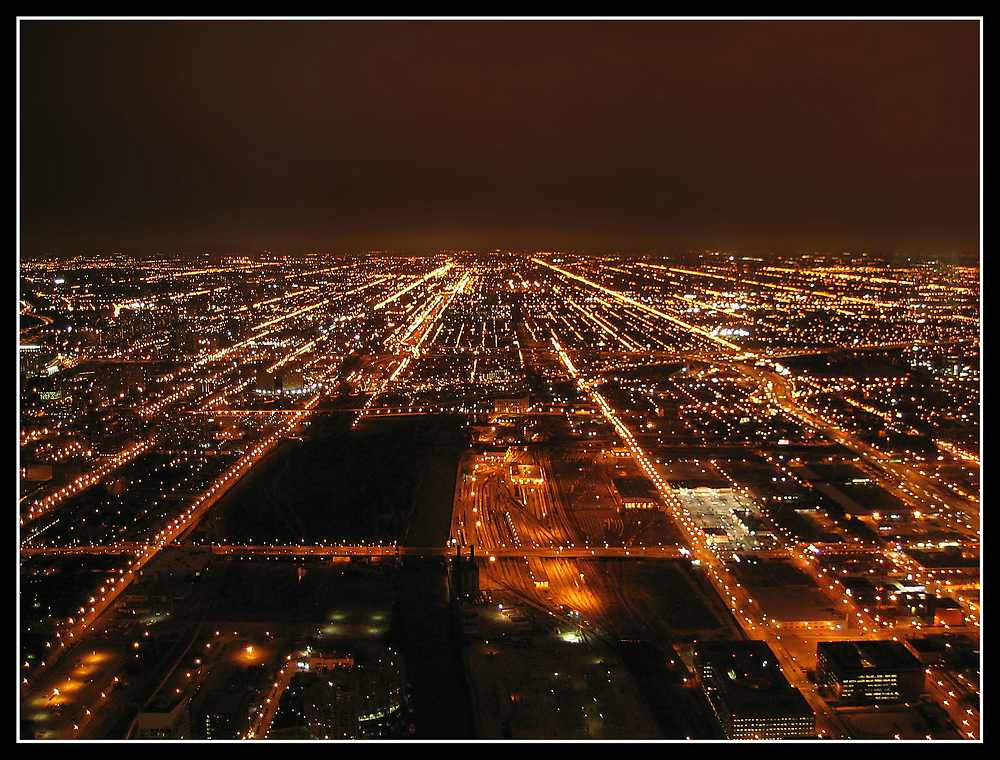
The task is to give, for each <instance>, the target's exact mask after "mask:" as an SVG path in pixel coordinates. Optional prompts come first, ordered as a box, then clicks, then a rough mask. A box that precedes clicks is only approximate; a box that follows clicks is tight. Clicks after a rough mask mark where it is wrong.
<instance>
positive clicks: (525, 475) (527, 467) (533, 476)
mask: <svg viewBox="0 0 1000 760" xmlns="http://www.w3.org/2000/svg"><path fill="white" fill-rule="evenodd" d="M510 480H511V482H512V483H515V484H517V485H519V486H540V485H542V484H543V483H544V482H545V475H544V473H542V468H541V467H539V466H538V465H537V464H512V465H511V466H510Z"/></svg>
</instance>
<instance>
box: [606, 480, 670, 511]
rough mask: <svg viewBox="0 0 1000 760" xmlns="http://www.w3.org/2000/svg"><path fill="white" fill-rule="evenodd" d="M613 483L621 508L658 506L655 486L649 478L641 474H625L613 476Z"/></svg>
mask: <svg viewBox="0 0 1000 760" xmlns="http://www.w3.org/2000/svg"><path fill="white" fill-rule="evenodd" d="M613 483H614V486H615V493H616V494H617V496H618V502H619V504H620V505H621V508H622V509H623V510H626V509H656V508H657V507H658V506H659V501H658V500H657V498H656V488H654V487H653V483H652V482H651V481H650V480H649V478H645V477H643V476H641V475H625V476H622V477H617V478H614V479H613Z"/></svg>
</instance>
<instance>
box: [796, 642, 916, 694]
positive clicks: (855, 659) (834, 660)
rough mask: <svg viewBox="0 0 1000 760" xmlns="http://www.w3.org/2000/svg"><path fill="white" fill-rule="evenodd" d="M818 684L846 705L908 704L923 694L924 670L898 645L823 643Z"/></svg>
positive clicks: (818, 655)
mask: <svg viewBox="0 0 1000 760" xmlns="http://www.w3.org/2000/svg"><path fill="white" fill-rule="evenodd" d="M816 660H817V665H816V680H817V682H818V683H819V684H821V685H823V686H825V687H826V688H827V689H829V690H830V691H831V692H832V693H833V694H834V695H835V697H836V698H837V699H839V700H841V701H843V702H854V703H870V702H909V701H915V700H916V699H918V698H919V697H920V693H921V692H922V691H923V690H924V668H923V665H921V663H920V661H919V660H918V659H917V658H916V657H915V656H914V655H913V654H912V653H911V652H910V650H908V649H907V648H906V646H905V645H904V644H903V643H902V642H899V641H821V642H819V643H818V644H817V645H816Z"/></svg>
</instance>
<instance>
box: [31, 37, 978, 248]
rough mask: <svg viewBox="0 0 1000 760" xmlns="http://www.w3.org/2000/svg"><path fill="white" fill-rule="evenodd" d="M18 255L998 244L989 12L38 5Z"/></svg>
mask: <svg viewBox="0 0 1000 760" xmlns="http://www.w3.org/2000/svg"><path fill="white" fill-rule="evenodd" d="M20 29H21V191H22V195H21V211H22V216H21V221H22V229H21V232H22V252H23V253H25V254H33V253H55V254H62V255H69V254H75V253H80V252H83V251H87V252H98V251H111V250H126V251H130V252H150V253H152V252H157V251H164V252H177V251H189V252H195V251H203V250H212V251H217V252H237V251H238V252H245V253H250V252H254V251H258V250H262V249H270V250H273V251H287V252H294V251H300V250H322V251H348V250H358V249H394V250H408V251H417V250H425V249H438V248H451V249H460V248H494V247H504V248H506V247H513V248H528V249H532V250H534V249H541V250H552V249H576V250H588V251H600V250H626V251H629V250H635V251H646V250H656V251H660V252H663V253H670V252H677V251H681V250H686V249H689V248H705V247H723V248H731V249H735V250H740V251H746V252H757V253H763V252H768V251H775V252H782V253H789V252H794V251H813V250H835V251H841V250H869V251H873V252H880V253H903V254H908V255H909V254H912V255H922V254H938V255H954V254H956V253H964V254H967V255H968V254H971V255H976V254H978V253H979V247H978V238H979V26H978V24H977V23H975V22H860V23H859V22H853V23H848V22H837V23H831V22H812V23H801V22H761V21H758V22H743V23H739V22H730V23H720V22H603V23H602V22H558V23H555V22H529V23H520V22H501V23H470V22H420V23H414V22H394V23H369V22H250V23H236V22H224V23H222V22H214V23H213V22H188V23H180V22H174V23H164V22H159V23H151V22H150V23H133V22H69V23H55V22H22V24H21V26H20Z"/></svg>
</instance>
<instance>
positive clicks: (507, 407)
mask: <svg viewBox="0 0 1000 760" xmlns="http://www.w3.org/2000/svg"><path fill="white" fill-rule="evenodd" d="M530 408H531V399H530V398H528V397H527V396H515V397H512V398H498V399H494V400H493V413H494V414H527V413H528V411H529V409H530Z"/></svg>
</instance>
